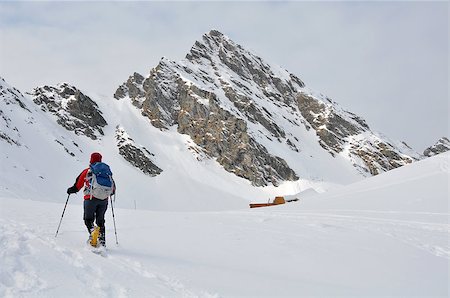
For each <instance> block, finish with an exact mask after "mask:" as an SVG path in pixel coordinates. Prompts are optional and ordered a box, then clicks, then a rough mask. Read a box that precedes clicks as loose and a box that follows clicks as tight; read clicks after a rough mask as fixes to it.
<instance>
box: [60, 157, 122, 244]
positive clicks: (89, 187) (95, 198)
mask: <svg viewBox="0 0 450 298" xmlns="http://www.w3.org/2000/svg"><path fill="white" fill-rule="evenodd" d="M89 163H90V164H89V167H88V168H87V169H84V170H83V171H82V172H81V174H80V175H78V177H77V179H76V180H75V184H74V185H73V186H71V187H69V188H68V189H67V194H69V195H70V194H72V193H77V192H78V191H79V190H80V189H81V188H82V187H83V186H84V191H83V192H84V214H83V219H84V223H85V225H86V227H87V229H88V232H89V243H90V244H91V245H92V246H97V239H96V238H97V235H98V243H99V245H100V246H105V244H106V237H105V236H106V235H105V212H106V209H108V198H109V196H110V195H112V194H114V193H115V188H116V187H115V183H114V180H113V179H112V173H111V171H110V169H109V166H108V165H106V164H105V163H102V155H101V154H100V153H98V152H94V153H92V154H91V159H90V162H89ZM99 167H101V169H102V170H103V172H104V173H105V172H106V173H107V175H106V180H109V181H106V182H107V184H108V183H109V186H108V187H109V189H107V190H106V192H105V190H104V188H105V187H102V186H101V185H102V183H101V181H100V180H101V179H102V178H101V177H100V175H101V174H97V173H98V170H97V169H98V168H99ZM93 178H96V179H95V181H94V179H93ZM103 179H104V178H103ZM97 182H98V183H97ZM99 184H100V186H99V187H96V186H97V185H99ZM98 188H100V190H98ZM102 188H103V189H102ZM94 220H95V223H96V224H97V227H95V226H94ZM94 231H95V234H94ZM93 235H95V239H94V240H95V241H94V243H93V237H94V236H93Z"/></svg>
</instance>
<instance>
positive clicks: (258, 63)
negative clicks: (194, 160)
mask: <svg viewBox="0 0 450 298" xmlns="http://www.w3.org/2000/svg"><path fill="white" fill-rule="evenodd" d="M142 78H143V77H142V76H136V75H135V74H134V75H132V76H130V77H129V79H128V80H127V82H125V83H124V84H123V85H122V86H121V87H119V89H118V90H117V92H116V95H117V96H116V98H126V97H129V98H130V99H131V101H132V102H133V104H134V105H135V106H137V107H138V108H139V109H141V111H142V114H143V115H144V116H146V117H148V118H149V119H150V121H151V123H152V124H153V125H154V126H155V127H157V128H160V129H167V128H169V127H170V126H176V127H177V130H178V132H179V133H182V134H187V135H189V136H190V137H191V138H192V140H193V141H194V142H195V143H196V145H198V146H199V147H200V148H202V149H203V150H204V151H205V153H206V155H208V156H210V157H211V158H215V159H216V161H217V162H219V163H220V164H221V165H222V166H223V167H224V168H225V169H226V170H227V171H229V172H232V173H234V174H236V175H238V176H240V177H243V178H246V179H248V180H250V181H251V182H252V183H253V184H254V185H256V186H264V185H268V184H273V185H278V184H279V183H280V182H281V181H286V180H296V179H298V174H297V173H296V172H295V171H294V170H292V167H291V165H290V164H289V163H288V162H287V161H286V160H285V159H284V158H282V157H280V156H276V155H274V154H273V153H272V152H270V151H269V150H268V149H267V148H268V147H277V148H279V149H277V150H275V152H285V150H286V151H288V152H289V153H287V154H285V156H291V154H292V153H291V151H293V152H295V153H294V154H300V155H299V156H298V158H301V155H302V154H303V153H302V151H303V148H304V147H305V143H308V142H311V140H303V139H302V136H303V137H304V135H305V134H306V132H303V131H309V130H311V129H312V130H313V131H314V132H315V135H316V137H317V140H314V142H318V143H319V144H320V145H321V146H322V148H323V149H324V150H326V151H327V152H328V153H329V154H330V155H332V156H333V157H336V158H344V159H347V160H348V161H350V162H351V163H352V164H353V165H354V166H355V167H356V168H357V169H358V170H359V171H360V172H361V173H362V174H363V175H376V174H378V173H380V172H383V171H387V170H390V169H393V168H395V167H398V166H401V165H404V164H406V163H410V162H412V161H413V160H414V159H415V158H414V157H411V156H409V155H408V154H406V153H405V152H404V151H403V150H402V149H401V148H400V147H398V146H395V145H392V142H389V141H387V140H386V139H384V138H383V137H381V136H380V135H377V134H375V133H373V132H372V131H371V130H370V128H369V126H368V125H367V123H366V122H365V121H364V119H362V118H360V117H358V116H357V115H355V114H353V113H350V112H348V111H345V110H343V109H342V108H341V107H339V105H337V104H336V103H335V102H333V101H332V100H331V99H329V98H327V97H325V96H323V95H321V94H316V93H314V92H313V91H310V90H309V89H307V88H306V87H305V84H304V83H303V82H302V81H301V80H300V79H299V78H298V77H297V76H295V75H293V74H291V73H289V72H288V71H287V70H285V69H283V68H281V67H278V66H274V65H269V64H268V63H266V62H265V61H264V60H263V59H261V58H260V57H258V56H256V55H254V54H253V53H251V52H250V51H248V50H246V49H244V48H243V47H242V46H240V45H238V44H237V43H235V42H234V41H232V40H231V39H230V38H229V37H227V36H226V35H224V34H222V33H221V32H219V31H217V30H212V31H210V32H208V33H206V34H204V35H203V36H202V39H201V40H199V41H196V42H195V44H194V45H193V46H192V48H191V50H190V52H189V53H188V54H187V55H186V59H184V60H182V61H180V62H174V61H170V60H168V59H167V58H163V59H161V61H160V62H159V64H158V65H157V66H156V67H155V68H153V69H152V70H151V72H150V74H149V75H148V76H147V77H146V78H145V79H142ZM300 132H301V133H300ZM308 138H309V137H308ZM267 146H268V147H267ZM281 148H283V149H281ZM311 154H315V153H311ZM311 154H309V155H308V156H312V155H311ZM292 163H295V159H291V164H292Z"/></svg>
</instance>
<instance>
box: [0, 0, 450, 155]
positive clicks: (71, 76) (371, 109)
mask: <svg viewBox="0 0 450 298" xmlns="http://www.w3.org/2000/svg"><path fill="white" fill-rule="evenodd" d="M448 16H449V5H448V3H447V2H446V1H445V2H434V3H430V2H395V1H391V2H322V3H320V2H319V3H313V2H108V3H105V2H97V3H88V2H19V3H13V2H0V76H2V77H3V78H4V79H5V80H6V81H7V82H8V83H10V84H11V85H13V86H15V87H17V88H19V89H20V90H21V91H22V92H26V91H30V90H31V89H32V88H33V87H36V86H40V85H44V84H57V83H60V82H68V83H71V84H73V85H75V86H77V87H78V88H80V89H82V90H85V91H89V92H97V93H100V94H104V95H109V96H112V94H114V92H115V90H116V89H117V87H118V86H119V85H120V84H122V83H123V82H124V81H125V80H126V79H127V78H128V76H129V75H131V74H132V73H133V72H134V71H137V72H139V73H141V74H143V75H147V74H148V73H149V71H150V69H151V68H153V67H154V66H156V65H157V63H158V61H159V60H160V58H161V57H162V56H166V57H167V58H169V59H170V60H175V61H179V60H181V59H183V58H184V56H185V55H186V54H187V53H188V51H189V50H190V48H191V46H192V45H193V44H194V42H195V40H198V39H201V36H202V35H203V34H204V33H206V32H209V31H210V30H211V29H217V30H219V31H221V32H222V33H224V34H225V35H227V36H229V37H230V38H231V39H233V40H234V41H235V42H237V43H238V44H240V45H242V46H243V47H244V48H246V49H248V50H250V51H252V52H253V53H255V54H257V55H258V56H260V57H261V58H263V59H264V60H266V61H267V62H268V63H271V64H277V65H280V66H282V67H284V68H285V69H287V70H289V71H290V72H292V73H294V74H295V75H297V76H298V77H300V78H301V79H302V80H303V81H304V82H305V83H306V85H307V86H309V87H310V88H312V89H314V90H315V91H318V92H321V93H323V94H325V95H327V96H328V97H331V98H332V99H333V100H334V101H336V102H338V103H340V104H341V106H343V107H344V108H345V109H347V110H349V111H352V112H354V113H356V114H358V115H359V116H362V117H363V118H365V119H366V121H367V122H368V124H369V126H371V128H372V129H373V130H375V131H378V132H381V133H383V134H385V135H387V136H388V137H390V138H392V139H394V140H400V141H406V142H407V143H408V144H410V145H411V146H412V147H413V148H414V149H416V150H417V151H420V152H422V151H423V150H424V149H425V147H427V146H429V145H431V144H432V143H434V142H436V141H437V139H438V138H440V137H442V136H449V114H450V111H449V97H448V86H449V77H448V67H449V61H448V56H449V38H448V35H449V32H448Z"/></svg>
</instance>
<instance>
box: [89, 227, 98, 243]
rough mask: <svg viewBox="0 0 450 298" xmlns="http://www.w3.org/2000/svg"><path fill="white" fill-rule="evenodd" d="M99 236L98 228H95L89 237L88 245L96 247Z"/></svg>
mask: <svg viewBox="0 0 450 298" xmlns="http://www.w3.org/2000/svg"><path fill="white" fill-rule="evenodd" d="M99 235H100V227H95V228H94V230H93V231H92V233H91V235H90V236H89V244H90V245H91V246H93V247H98V243H99V242H98V236H99Z"/></svg>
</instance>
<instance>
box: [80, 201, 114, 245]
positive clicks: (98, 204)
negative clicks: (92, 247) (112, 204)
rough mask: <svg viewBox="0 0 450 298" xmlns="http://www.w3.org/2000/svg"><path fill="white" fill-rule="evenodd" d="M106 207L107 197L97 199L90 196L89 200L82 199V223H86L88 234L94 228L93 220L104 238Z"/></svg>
mask: <svg viewBox="0 0 450 298" xmlns="http://www.w3.org/2000/svg"><path fill="white" fill-rule="evenodd" d="M107 209H108V199H106V200H99V199H96V198H92V199H91V200H84V215H83V219H84V224H85V225H86V227H87V229H88V232H89V234H90V233H91V232H92V230H93V228H94V221H95V223H96V224H97V226H99V227H100V236H101V238H103V239H104V238H105V213H106V210H107Z"/></svg>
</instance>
